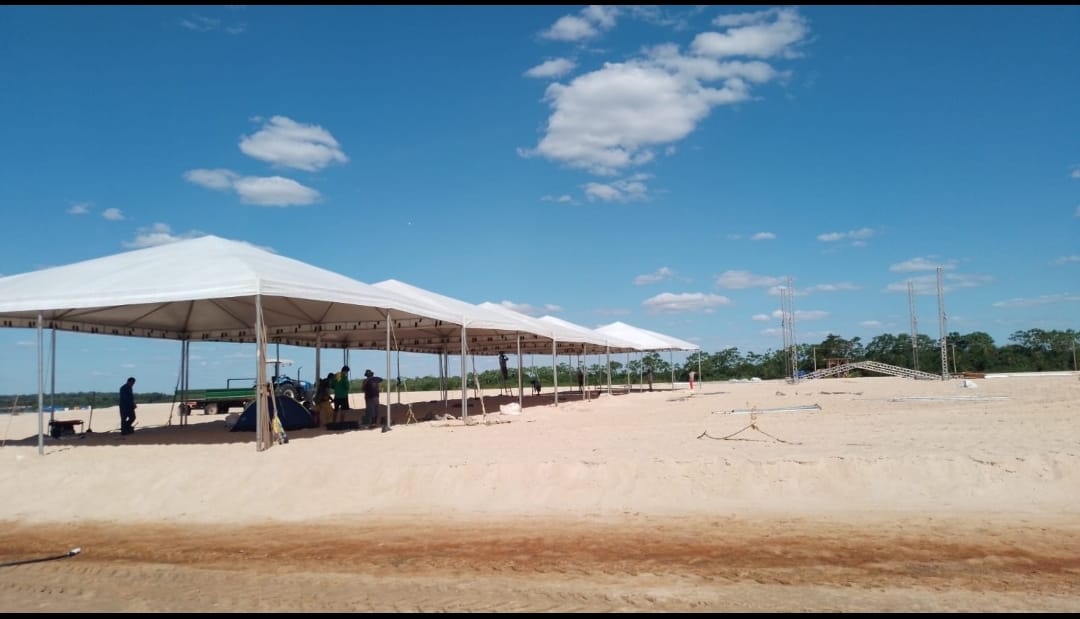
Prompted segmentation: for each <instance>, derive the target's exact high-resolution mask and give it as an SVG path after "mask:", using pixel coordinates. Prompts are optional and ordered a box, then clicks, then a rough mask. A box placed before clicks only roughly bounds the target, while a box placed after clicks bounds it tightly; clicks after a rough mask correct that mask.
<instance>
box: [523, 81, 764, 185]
mask: <svg viewBox="0 0 1080 619" xmlns="http://www.w3.org/2000/svg"><path fill="white" fill-rule="evenodd" d="M749 96H750V94H749V88H748V86H747V85H746V82H744V81H742V80H740V79H737V78H732V79H728V80H726V81H725V82H724V83H723V85H722V87H720V88H712V87H707V86H705V85H703V84H701V83H700V82H698V81H697V80H696V79H694V78H691V77H687V76H682V75H679V74H678V73H676V72H674V71H673V70H670V69H667V68H664V67H661V66H658V65H656V64H655V63H653V62H651V61H647V60H635V61H631V62H626V63H607V64H605V65H604V67H603V68H602V69H599V70H596V71H592V72H590V73H585V74H584V75H580V76H578V77H576V78H574V79H573V80H572V81H571V82H570V83H569V84H568V85H563V84H560V83H554V84H550V85H549V86H548V87H547V91H546V93H545V95H544V99H545V101H547V102H548V104H549V105H550V106H551V107H552V110H553V111H552V114H551V116H550V117H549V118H548V124H547V130H546V134H545V135H544V137H543V138H542V139H541V140H540V142H539V144H538V145H537V146H536V148H535V149H532V150H524V149H522V150H519V153H520V154H521V155H522V156H531V155H534V154H539V155H541V156H543V157H546V158H548V159H552V160H555V161H561V162H564V163H566V164H568V165H570V166H572V167H576V168H582V169H586V170H589V171H591V172H593V173H596V174H604V175H612V174H615V173H616V172H617V171H618V170H620V169H622V168H625V167H627V166H632V165H642V164H644V163H647V162H648V161H651V160H652V159H653V158H654V157H655V154H654V153H653V150H652V148H653V147H656V146H661V145H667V144H669V143H671V142H675V141H678V140H681V139H683V138H684V137H686V136H687V135H688V134H689V133H690V132H692V131H693V130H694V129H695V127H696V126H697V123H698V122H700V121H701V120H702V119H704V118H705V116H707V115H708V113H709V110H710V109H711V108H712V107H713V106H716V105H724V104H730V103H737V102H739V101H744V100H746V99H748V98H749Z"/></svg>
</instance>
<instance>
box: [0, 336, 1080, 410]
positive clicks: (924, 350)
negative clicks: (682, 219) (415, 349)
mask: <svg viewBox="0 0 1080 619" xmlns="http://www.w3.org/2000/svg"><path fill="white" fill-rule="evenodd" d="M1078 344H1080V332H1078V331H1074V330H1072V329H1067V330H1064V331H1057V330H1049V331H1047V330H1043V329H1028V330H1026V331H1016V332H1014V333H1013V334H1012V335H1010V336H1009V343H1008V344H1005V345H1002V346H998V345H997V344H995V342H994V338H992V337H990V335H989V334H987V333H984V332H982V331H975V332H972V333H967V334H960V333H957V332H951V333H949V334H948V335H947V337H946V344H945V345H946V351H945V352H946V355H945V358H946V359H947V360H948V364H949V367H948V368H947V369H946V370H945V373H946V374H960V373H964V372H976V373H994V372H1048V371H1062V370H1073V371H1076V370H1077V369H1078V367H1077V350H1076V349H1077V347H1078ZM788 354H789V353H788V351H786V350H783V349H778V350H768V351H766V352H765V353H755V352H747V353H742V352H740V351H739V349H737V348H728V349H725V350H721V351H719V352H715V353H707V352H705V351H696V352H694V353H692V354H690V355H688V356H687V357H686V359H685V360H684V361H683V362H681V363H674V364H673V363H670V362H668V361H667V360H665V359H664V358H663V356H662V355H661V354H660V353H657V352H649V353H646V354H644V355H642V357H641V358H640V359H631V360H630V361H628V362H627V363H623V362H622V361H619V360H618V359H617V358H618V357H620V356H622V355H612V356H611V366H610V371H611V381H612V383H613V384H616V385H622V384H628V385H642V384H646V383H647V382H648V378H647V376H648V371H649V369H650V368H651V369H652V371H653V376H654V381H655V382H657V383H661V384H662V383H664V382H667V381H669V380H672V379H674V380H677V381H685V380H686V379H687V378H688V377H689V373H690V372H691V371H693V372H695V373H696V375H697V380H703V381H718V380H731V379H747V378H754V377H757V378H761V379H763V380H768V379H775V378H786V377H788V376H790V375H791V369H790V368H791V362H790V359H789V356H788ZM590 357H591V358H593V359H595V358H596V356H595V355H590ZM796 357H797V368H798V370H799V371H800V372H807V373H808V372H813V371H814V370H817V369H820V368H825V367H828V366H829V364H832V363H841V362H843V363H851V362H857V361H877V362H879V363H886V364H889V365H895V366H900V367H904V368H909V369H914V370H920V371H923V372H928V373H931V374H941V373H942V367H941V359H942V354H941V343H940V341H939V340H934V339H931V338H930V337H929V336H927V335H922V334H920V335H918V336H917V337H916V339H915V340H914V342H913V341H912V339H911V336H910V335H908V334H906V333H899V334H895V335H894V334H888V333H886V334H882V335H878V336H876V337H874V338H873V339H872V340H870V341H869V342H866V343H865V344H864V343H863V341H862V340H861V338H859V337H854V338H851V339H847V338H844V337H841V336H839V335H831V334H830V335H829V336H828V337H826V338H825V339H824V340H822V341H821V342H818V343H804V344H798V345H797V346H796ZM581 369H582V371H583V372H584V373H585V374H586V381H587V384H589V385H606V384H607V380H608V378H607V373H608V366H607V364H606V363H601V362H594V363H592V364H589V365H585V366H583V367H581ZM508 370H509V372H508V373H509V376H508V378H507V379H506V380H505V381H504V380H503V377H502V374H501V373H500V372H499V370H494V369H493V370H486V371H483V372H479V373H476V374H473V373H471V372H470V373H469V374H468V375H467V379H466V380H467V384H468V387H469V388H470V389H472V388H473V387H475V385H476V382H477V381H479V383H480V386H481V387H483V388H485V389H491V388H496V389H497V388H499V387H502V386H506V387H516V386H517V384H518V374H517V368H508ZM577 371H578V367H577V366H575V365H572V364H571V363H569V362H565V361H560V362H558V363H557V364H556V366H555V368H554V370H553V368H552V366H551V364H550V363H549V364H543V365H537V366H535V367H526V368H523V375H522V383H523V384H525V385H526V387H528V385H529V384H530V382H531V381H532V379H533V378H534V377H535V378H536V379H538V380H539V381H540V384H541V386H543V387H545V388H551V387H552V386H553V385H554V384H555V381H556V378H557V379H558V384H559V386H560V387H577ZM860 374H862V372H861V371H859V370H856V371H854V375H860ZM871 374H872V373H871ZM361 382H363V381H361V380H353V381H350V391H351V392H359V390H360V384H361ZM443 387H445V388H446V389H448V390H450V391H460V390H461V377H460V376H451V377H448V378H446V379H445V380H444V381H442V383H441V384H440V380H439V377H437V376H421V377H415V378H407V377H399V378H395V379H393V380H389V381H384V382H383V390H384V391H387V390H389V391H391V392H393V391H397V390H399V389H400V390H404V391H438V390H439V389H440V388H443ZM174 398H175V396H174V395H173V394H169V393H156V392H151V393H136V396H135V400H136V402H139V403H154V402H172V401H173V400H174ZM118 399H119V393H118V392H117V391H110V392H75V393H57V394H55V395H52V394H48V395H46V397H45V405H46V406H49V405H55V406H56V407H57V408H64V407H68V408H71V407H83V406H89V405H92V406H94V407H95V408H107V407H110V406H117V404H118ZM36 409H37V394H26V395H19V396H0V412H10V411H13V410H36Z"/></svg>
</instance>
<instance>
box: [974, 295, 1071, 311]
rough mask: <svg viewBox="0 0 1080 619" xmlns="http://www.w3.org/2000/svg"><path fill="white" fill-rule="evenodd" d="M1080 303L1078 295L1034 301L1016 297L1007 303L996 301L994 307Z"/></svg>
mask: <svg viewBox="0 0 1080 619" xmlns="http://www.w3.org/2000/svg"><path fill="white" fill-rule="evenodd" d="M1077 301H1080V295H1077V294H1045V295H1042V296H1039V297H1035V298H1032V299H1025V298H1021V297H1016V298H1012V299H1008V300H1006V301H995V302H994V303H993V304H992V305H993V306H994V307H1005V308H1010V307H1033V306H1036V305H1052V304H1056V303H1075V302H1077Z"/></svg>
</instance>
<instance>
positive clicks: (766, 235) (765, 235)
mask: <svg viewBox="0 0 1080 619" xmlns="http://www.w3.org/2000/svg"><path fill="white" fill-rule="evenodd" d="M775 238H776V235H775V234H773V233H772V232H758V233H757V234H755V235H754V236H752V237H750V240H751V241H771V240H773V239H775Z"/></svg>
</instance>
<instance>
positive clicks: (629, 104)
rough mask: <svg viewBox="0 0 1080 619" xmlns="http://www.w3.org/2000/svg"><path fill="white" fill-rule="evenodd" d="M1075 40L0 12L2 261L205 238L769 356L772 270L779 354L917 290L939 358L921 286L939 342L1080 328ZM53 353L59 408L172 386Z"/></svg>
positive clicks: (733, 25)
mask: <svg viewBox="0 0 1080 619" xmlns="http://www.w3.org/2000/svg"><path fill="white" fill-rule="evenodd" d="M1078 32H1080V8H1078V7H1075V6H1042V7H1022V6H1014V7H988V6H984V7H937V6H893V7H835V6H807V7H785V6H777V7H768V6H747V7H738V6H725V7H716V6H713V7H666V6H665V7H640V6H638V7H616V6H604V7H588V6H570V5H563V6H531V7H509V6H504V7H490V8H489V7H454V6H423V7H421V6H404V7H394V6H383V7H368V6H352V7H329V6H322V7H299V6H294V7H223V6H192V7H184V6H166V7H120V6H108V7H61V6H47V7H27V6H6V7H0V51H2V53H0V90H2V92H3V93H4V94H3V96H0V114H2V115H3V117H4V118H7V119H8V120H7V122H8V125H7V126H6V128H5V139H4V146H5V147H4V148H3V149H0V207H2V210H3V213H4V220H5V223H6V224H7V225H6V229H7V235H6V240H5V243H4V244H3V245H2V246H0V255H2V257H3V259H2V261H0V274H2V275H11V274H15V273H21V272H25V271H30V270H34V269H40V268H44V267H50V266H57V265H62V264H67V263H70V262H76V261H80V260H85V259H90V258H95V257H100V256H104V255H109V254H113V253H117V252H120V251H125V250H128V249H133V248H137V247H144V246H147V245H151V244H155V243H162V242H169V241H172V240H177V239H183V238H188V237H191V236H197V235H201V234H214V235H217V236H222V237H225V238H231V239H237V240H245V241H249V242H252V243H255V244H257V245H260V246H263V247H267V248H270V249H272V250H274V251H276V252H278V253H281V254H284V255H287V256H290V257H293V258H297V259H299V260H303V261H305V262H308V263H310V264H313V265H316V266H320V267H324V268H328V269H331V270H334V271H338V272H340V273H342V274H345V275H348V276H350V277H353V278H355V279H358V280H361V281H364V282H369V283H374V282H377V281H381V280H384V279H387V278H395V279H399V280H401V281H404V282H408V283H410V284H413V285H416V286H420V287H423V288H427V289H430V290H433V291H435V292H438V293H441V294H445V295H448V296H452V297H456V298H459V299H462V300H465V301H469V302H472V303H481V302H484V301H491V302H496V303H500V302H501V303H505V304H507V305H509V306H511V307H514V308H517V309H520V310H523V311H525V312H526V313H531V314H533V315H537V316H539V315H542V314H551V315H554V316H558V317H560V318H562V319H564V320H568V321H571V322H574V323H577V324H580V325H583V326H588V327H597V326H600V325H603V324H608V323H611V322H613V321H616V320H620V321H623V322H627V323H629V324H633V325H636V326H640V327H644V328H647V329H652V330H654V331H660V332H663V333H668V334H671V335H673V336H676V337H679V338H682V339H685V340H689V341H692V342H695V343H697V344H698V345H700V346H701V347H702V349H704V350H705V351H707V352H717V351H720V350H722V349H725V348H729V347H737V348H739V349H740V350H741V351H743V352H748V351H754V352H761V353H763V352H766V351H768V350H775V349H779V348H781V347H782V345H783V339H782V333H781V329H780V320H779V310H780V303H781V300H780V296H779V295H778V293H777V286H778V285H783V284H784V282H785V281H786V278H787V277H791V278H792V280H791V281H792V282H793V286H794V289H795V291H796V294H795V297H794V299H793V307H794V309H795V312H796V322H795V332H796V333H795V334H796V339H797V341H799V342H817V341H820V340H822V339H824V338H825V337H826V336H827V335H828V334H829V333H835V334H837V335H841V336H843V337H846V338H851V337H856V336H858V337H861V338H863V340H864V342H866V341H869V340H870V339H871V338H872V337H874V336H876V335H879V334H882V333H893V334H899V333H908V332H909V331H910V314H909V310H908V307H909V305H908V294H907V290H908V289H907V282H908V281H909V280H911V281H912V282H913V284H914V286H915V288H916V290H917V292H918V295H917V296H916V301H915V304H916V318H917V320H918V325H919V332H920V333H923V334H927V335H929V336H930V337H931V338H932V339H937V337H938V301H937V296H936V289H937V285H936V268H937V267H938V266H941V267H943V269H944V271H943V272H944V285H945V298H944V304H945V310H946V315H947V317H948V323H947V327H948V330H949V331H958V332H960V333H969V332H972V331H985V332H987V333H989V334H990V335H991V336H993V337H994V339H995V341H996V342H997V343H998V344H999V345H1003V344H1006V343H1008V336H1009V335H1010V334H1011V333H1013V332H1015V331H1017V330H1024V329H1031V328H1042V329H1076V328H1080V324H1078V322H1077V316H1080V286H1078V283H1080V139H1078V138H1080V115H1078V114H1077V110H1080V63H1077V59H1078V58H1080V36H1077V33H1078ZM46 348H47V349H48V345H47V346H46ZM0 351H2V353H0V393H29V392H33V391H36V387H37V367H36V344H35V332H33V331H26V330H17V329H11V330H0ZM192 354H193V357H194V358H193V365H192V383H193V384H192V386H216V385H218V384H220V383H223V382H224V379H225V378H226V377H230V376H248V375H250V374H251V369H250V363H251V359H252V358H253V347H250V346H236V345H215V344H203V345H201V347H200V346H196V345H193V346H192ZM56 356H57V384H56V389H57V391H75V390H92V389H96V390H103V391H113V390H115V389H117V388H119V385H120V383H121V382H122V380H123V379H124V378H125V377H126V376H127V375H129V374H135V375H137V376H139V377H140V383H139V384H138V386H139V388H140V390H144V391H154V390H158V391H170V390H171V389H172V388H173V387H174V386H175V383H176V375H177V371H178V369H179V344H178V343H175V342H145V341H138V340H130V339H127V338H95V337H94V336H87V335H75V334H69V333H59V334H58V335H57V355H56ZM282 356H285V357H289V358H293V359H296V361H297V366H299V367H300V368H301V369H300V372H301V374H302V375H304V376H305V377H307V378H310V377H311V375H312V374H313V372H314V353H313V352H312V351H306V350H290V351H284V352H282ZM341 359H342V353H341V352H340V351H334V352H329V353H326V354H324V356H323V363H324V367H326V365H331V366H332V365H337V364H339V363H340V361H341ZM678 359H679V357H678V356H676V360H678ZM350 361H351V365H353V366H360V365H374V366H375V367H376V368H384V367H385V363H386V361H385V354H381V355H380V354H379V353H367V352H360V351H352V352H351V353H350ZM534 361H535V362H536V363H538V364H539V363H546V362H548V361H549V360H548V361H542V360H539V359H537V360H534ZM529 362H530V360H526V363H529ZM394 363H395V364H396V360H395V362H394ZM477 364H478V367H480V368H481V369H487V368H489V367H494V360H493V359H484V360H478V362H477ZM436 367H437V366H436V364H435V361H434V359H430V358H424V357H420V356H407V357H406V356H403V361H402V373H403V374H405V375H406V376H409V375H418V374H435V373H436V372H437V370H436ZM293 370H294V371H295V370H296V367H294V368H293ZM47 382H48V381H47ZM208 383H209V384H208Z"/></svg>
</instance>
